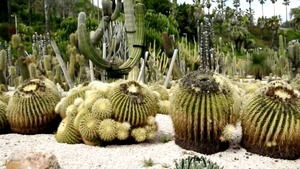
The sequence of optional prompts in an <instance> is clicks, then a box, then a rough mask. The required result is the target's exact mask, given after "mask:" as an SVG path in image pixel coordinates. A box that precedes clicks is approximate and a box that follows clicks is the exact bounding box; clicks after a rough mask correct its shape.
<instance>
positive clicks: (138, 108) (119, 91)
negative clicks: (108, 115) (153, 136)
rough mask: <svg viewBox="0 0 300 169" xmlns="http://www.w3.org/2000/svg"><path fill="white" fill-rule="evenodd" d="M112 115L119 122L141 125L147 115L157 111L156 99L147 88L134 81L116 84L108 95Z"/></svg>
mask: <svg viewBox="0 0 300 169" xmlns="http://www.w3.org/2000/svg"><path fill="white" fill-rule="evenodd" d="M110 100H111V103H112V107H113V113H114V114H113V116H114V119H116V120H117V121H119V122H129V123H130V124H131V125H132V126H139V125H143V124H144V123H145V122H146V119H147V117H148V116H151V115H155V114H157V112H158V109H159V108H158V101H157V99H156V97H155V96H154V95H153V94H152V93H151V91H149V90H148V89H147V88H144V87H143V86H141V85H140V84H138V83H137V82H135V81H130V82H126V83H121V84H120V85H117V86H116V87H115V88H114V89H113V92H112V94H111V97H110Z"/></svg>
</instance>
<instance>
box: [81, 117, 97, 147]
mask: <svg viewBox="0 0 300 169" xmlns="http://www.w3.org/2000/svg"><path fill="white" fill-rule="evenodd" d="M99 124H100V120H98V119H96V118H95V117H93V116H92V115H91V114H90V113H86V114H84V115H83V116H82V117H81V118H80V122H79V132H80V134H81V136H82V138H83V139H84V140H87V141H90V142H94V141H96V140H97V139H98V133H97V129H98V126H99Z"/></svg>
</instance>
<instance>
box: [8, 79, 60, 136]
mask: <svg viewBox="0 0 300 169" xmlns="http://www.w3.org/2000/svg"><path fill="white" fill-rule="evenodd" d="M59 100H60V94H59V92H58V90H57V89H56V88H55V85H54V84H53V83H52V82H51V81H49V80H45V79H33V80H30V81H28V82H26V83H25V84H23V85H22V86H20V87H19V88H18V90H17V91H16V92H15V93H14V95H13V96H12V98H11V99H10V101H9V103H8V106H7V118H8V121H9V124H10V127H11V130H12V131H14V132H17V133H22V134H35V133H40V132H47V131H48V130H49V129H50V128H53V127H54V126H53V123H54V122H55V121H56V119H57V115H56V114H55V112H54V108H55V105H56V104H57V103H58V102H59Z"/></svg>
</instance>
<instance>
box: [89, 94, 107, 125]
mask: <svg viewBox="0 0 300 169" xmlns="http://www.w3.org/2000/svg"><path fill="white" fill-rule="evenodd" d="M91 114H92V115H93V116H94V117H95V118H97V119H99V120H103V119H108V118H110V117H111V116H112V105H111V102H110V101H109V100H108V99H102V98H101V99H98V100H97V101H95V102H94V105H93V106H92V111H91Z"/></svg>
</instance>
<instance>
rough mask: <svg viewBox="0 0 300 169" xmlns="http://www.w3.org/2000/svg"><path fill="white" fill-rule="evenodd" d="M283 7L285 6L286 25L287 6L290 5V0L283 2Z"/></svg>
mask: <svg viewBox="0 0 300 169" xmlns="http://www.w3.org/2000/svg"><path fill="white" fill-rule="evenodd" d="M282 4H283V5H285V22H286V23H287V21H288V12H287V11H288V9H287V8H288V6H289V5H290V0H283V3H282Z"/></svg>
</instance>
